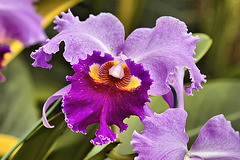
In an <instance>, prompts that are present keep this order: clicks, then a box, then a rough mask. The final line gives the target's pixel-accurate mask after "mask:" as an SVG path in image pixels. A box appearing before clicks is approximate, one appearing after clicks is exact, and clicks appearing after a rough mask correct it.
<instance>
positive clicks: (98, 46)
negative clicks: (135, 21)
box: [32, 10, 125, 68]
mask: <svg viewBox="0 0 240 160" xmlns="http://www.w3.org/2000/svg"><path fill="white" fill-rule="evenodd" d="M54 23H55V24H57V26H56V27H55V29H56V30H58V32H59V34H57V35H56V36H55V37H53V38H52V39H51V40H50V41H48V42H47V43H46V44H45V45H44V46H43V47H42V48H43V51H44V53H47V54H50V55H51V54H53V53H54V54H55V53H56V52H57V51H58V50H59V44H60V43H61V42H62V41H64V43H65V51H64V53H63V56H64V58H65V59H66V60H67V61H68V62H70V63H71V64H76V63H78V59H85V58H86V57H87V54H92V52H93V51H94V50H96V51H101V52H102V53H109V54H111V55H113V56H115V55H117V54H118V53H120V52H121V50H122V48H123V43H124V34H125V33H124V27H123V25H122V23H121V22H120V21H119V20H118V19H117V18H116V17H115V16H113V15H112V14H110V13H101V14H99V15H97V16H93V15H90V17H89V18H88V19H87V20H86V21H79V19H78V17H74V16H73V15H72V13H71V11H70V10H68V13H62V18H59V17H58V16H56V18H55V21H54ZM39 52H41V51H36V52H35V53H32V54H41V53H39ZM33 58H34V59H35V60H36V61H37V59H38V58H42V57H40V56H38V57H36V58H35V57H33ZM43 60H44V59H43ZM36 63H37V62H36ZM37 65H38V66H41V64H37ZM42 67H43V68H44V66H42Z"/></svg>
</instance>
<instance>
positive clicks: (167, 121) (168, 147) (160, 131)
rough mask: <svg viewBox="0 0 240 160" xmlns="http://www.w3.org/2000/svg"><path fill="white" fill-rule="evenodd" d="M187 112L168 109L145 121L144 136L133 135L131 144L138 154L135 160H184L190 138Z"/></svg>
mask: <svg viewBox="0 0 240 160" xmlns="http://www.w3.org/2000/svg"><path fill="white" fill-rule="evenodd" d="M186 118H187V112H185V111H184V110H183V109H180V108H176V109H168V110H166V111H165V112H164V113H161V114H156V113H154V114H153V115H152V116H151V117H146V118H145V119H144V120H143V125H144V128H145V130H143V131H142V135H141V134H138V133H137V132H136V131H134V133H133V139H132V141H131V144H132V145H133V146H134V149H133V151H135V152H137V153H138V157H136V158H135V159H136V160H137V159H141V160H145V159H146V160H147V159H164V160H175V159H179V160H183V159H184V157H185V155H186V153H187V142H188V136H187V134H186V133H185V131H184V130H185V124H186Z"/></svg>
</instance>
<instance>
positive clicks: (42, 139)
mask: <svg viewBox="0 0 240 160" xmlns="http://www.w3.org/2000/svg"><path fill="white" fill-rule="evenodd" d="M50 124H53V125H54V126H55V128H53V129H49V128H46V127H45V126H43V125H41V126H40V127H39V128H38V129H37V130H36V131H35V132H33V134H32V135H30V136H29V137H28V138H27V139H26V140H25V142H24V143H23V145H22V147H21V148H20V149H19V150H18V152H17V153H16V154H15V155H14V157H13V160H19V159H24V160H42V159H44V157H46V156H47V154H48V152H49V149H50V148H51V147H52V145H53V144H54V142H55V141H56V139H57V138H59V136H61V135H62V133H63V132H64V131H65V130H66V128H67V126H66V122H65V121H64V115H63V114H62V113H60V114H58V115H57V116H55V117H54V118H52V120H51V121H50Z"/></svg>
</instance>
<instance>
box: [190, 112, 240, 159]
mask: <svg viewBox="0 0 240 160" xmlns="http://www.w3.org/2000/svg"><path fill="white" fill-rule="evenodd" d="M189 154H190V155H192V156H199V157H202V158H203V159H204V160H237V159H240V137H239V133H238V132H236V131H234V129H233V128H232V126H231V123H230V122H229V121H226V119H225V118H224V116H223V115H218V116H215V117H213V118H211V119H210V120H208V122H207V123H206V124H205V125H204V126H203V127H202V129H201V131H200V133H199V135H198V138H197V140H196V141H195V142H194V144H193V145H192V147H191V149H190V151H189Z"/></svg>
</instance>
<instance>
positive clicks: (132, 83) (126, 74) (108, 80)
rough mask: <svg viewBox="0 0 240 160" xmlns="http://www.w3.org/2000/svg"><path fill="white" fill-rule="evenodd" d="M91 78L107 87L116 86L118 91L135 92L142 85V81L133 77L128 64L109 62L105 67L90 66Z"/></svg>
mask: <svg viewBox="0 0 240 160" xmlns="http://www.w3.org/2000/svg"><path fill="white" fill-rule="evenodd" d="M89 75H90V77H91V78H92V79H93V81H94V82H96V83H98V84H105V85H111V86H112V85H115V86H116V87H117V88H118V89H121V90H126V91H133V90H135V89H136V88H138V87H139V86H140V85H141V80H140V79H138V78H137V77H135V76H131V73H130V70H129V68H128V66H127V64H126V63H122V62H120V63H119V62H118V61H109V62H106V63H104V64H103V65H101V66H100V65H99V64H93V65H91V66H90V72H89Z"/></svg>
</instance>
